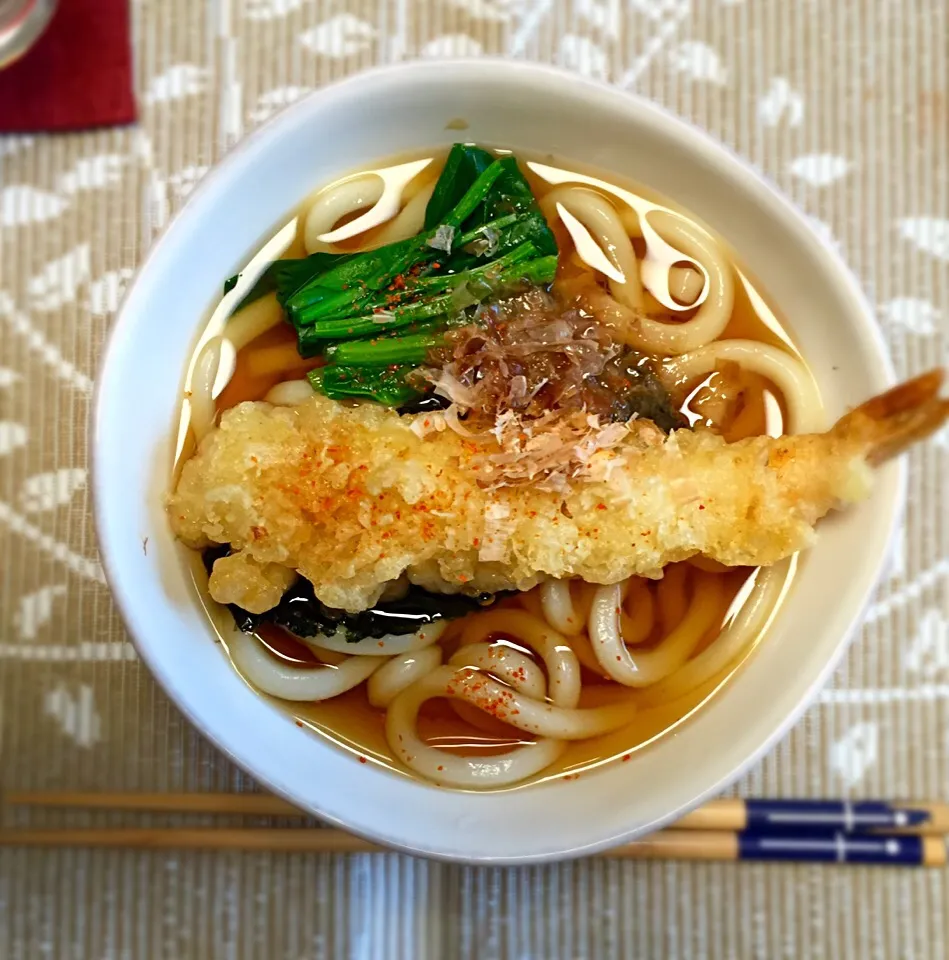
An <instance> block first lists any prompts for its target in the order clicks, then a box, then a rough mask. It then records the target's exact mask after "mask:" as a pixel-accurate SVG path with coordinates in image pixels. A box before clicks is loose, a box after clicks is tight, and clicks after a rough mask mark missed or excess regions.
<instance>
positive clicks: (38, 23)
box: [0, 0, 58, 70]
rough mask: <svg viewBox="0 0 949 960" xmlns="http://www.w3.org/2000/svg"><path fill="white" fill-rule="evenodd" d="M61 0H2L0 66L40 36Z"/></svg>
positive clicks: (19, 54) (18, 54) (0, 1)
mask: <svg viewBox="0 0 949 960" xmlns="http://www.w3.org/2000/svg"><path fill="white" fill-rule="evenodd" d="M57 3H58V0H0V70H2V69H3V68H4V67H8V66H9V65H10V64H11V63H13V61H14V60H18V59H19V58H20V57H22V56H23V54H24V53H26V51H27V50H29V49H30V47H32V46H33V44H34V43H36V41H37V40H39V38H40V36H41V34H42V33H43V31H44V30H45V29H46V27H47V25H48V24H49V21H50V19H51V18H52V16H53V13H54V12H55V10H56V5H57Z"/></svg>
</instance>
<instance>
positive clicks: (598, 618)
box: [186, 156, 823, 789]
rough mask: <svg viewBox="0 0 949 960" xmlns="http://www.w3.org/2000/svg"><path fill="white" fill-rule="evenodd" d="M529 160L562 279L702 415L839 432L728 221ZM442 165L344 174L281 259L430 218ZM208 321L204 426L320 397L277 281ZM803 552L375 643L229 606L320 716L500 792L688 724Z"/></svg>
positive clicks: (196, 402) (258, 665) (386, 750)
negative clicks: (744, 261) (244, 408)
mask: <svg viewBox="0 0 949 960" xmlns="http://www.w3.org/2000/svg"><path fill="white" fill-rule="evenodd" d="M422 159H423V160H427V159H429V157H427V156H426V157H425V158H422ZM520 160H521V168H522V170H523V171H524V174H525V176H526V177H527V179H528V182H529V184H530V187H531V189H532V190H533V192H534V194H535V196H536V197H537V198H538V200H539V202H540V208H541V210H542V211H543V213H544V215H545V216H546V218H547V220H548V222H549V224H550V225H551V227H552V229H553V231H554V234H555V236H556V239H557V242H558V247H559V251H560V253H559V268H558V272H557V279H556V282H555V284H554V291H555V293H557V294H558V295H559V296H560V297H562V298H563V299H564V301H567V302H570V303H574V304H576V305H578V306H579V308H580V309H581V310H583V311H586V314H587V315H588V316H590V317H591V318H593V319H594V320H595V321H596V322H598V323H600V324H602V325H603V326H604V327H605V328H606V329H608V330H609V331H610V333H611V335H612V337H613V338H614V339H615V340H616V341H617V342H619V343H620V344H623V345H625V346H628V347H630V348H633V349H635V350H636V351H639V352H641V353H643V354H645V355H647V356H648V357H649V358H651V359H652V361H653V362H654V364H655V367H656V370H657V371H658V372H659V376H660V378H661V380H662V381H663V383H664V384H665V385H666V386H667V388H668V389H669V390H670V392H671V393H672V395H673V396H675V397H677V398H678V399H679V401H680V402H681V409H682V413H683V414H684V416H685V417H686V419H687V420H688V422H689V424H690V425H692V426H694V427H698V428H700V429H707V430H713V431H716V432H719V433H721V434H723V435H724V436H725V437H726V438H727V439H728V440H729V441H734V440H739V439H741V438H743V437H747V436H753V435H756V434H763V433H768V434H770V435H772V436H777V435H779V434H780V433H782V432H805V431H811V430H815V429H821V428H822V426H823V414H822V408H821V402H820V397H819V395H818V393H817V391H816V389H815V386H814V383H813V380H812V378H811V376H810V374H809V373H808V371H807V369H806V367H805V366H804V364H803V362H802V360H801V358H800V356H799V355H798V354H797V351H796V350H795V349H794V347H793V346H792V345H791V342H790V340H789V339H788V336H787V334H786V333H785V332H784V331H783V329H782V328H781V326H780V324H779V323H778V321H777V320H776V318H775V317H774V314H773V313H772V312H771V311H770V310H769V309H768V307H767V306H766V302H765V300H764V299H763V297H762V295H761V293H760V291H757V290H755V288H754V287H753V285H752V284H751V282H750V281H749V279H748V277H747V276H746V275H745V274H744V273H743V272H742V271H741V270H740V269H739V268H738V267H736V265H735V261H734V257H733V255H732V253H731V251H729V250H728V249H727V248H726V247H725V246H724V245H723V243H722V242H721V241H720V240H719V239H718V238H716V237H715V236H714V235H713V234H712V233H711V232H710V231H708V230H707V229H706V228H705V227H704V226H702V225H701V224H700V223H699V222H698V221H696V220H695V219H693V218H691V217H689V216H686V215H684V214H683V213H681V212H679V211H678V210H675V209H674V208H672V207H671V206H670V205H668V204H666V203H663V202H658V201H656V200H653V199H652V198H649V197H647V196H646V195H645V194H644V193H643V192H642V191H640V190H638V189H637V190H633V189H631V188H627V187H623V186H620V185H618V184H617V182H616V181H615V179H614V178H611V177H609V178H608V177H600V176H593V175H591V174H590V173H587V172H584V171H578V170H575V169H573V168H570V169H563V168H554V167H549V166H545V165H543V164H540V163H530V162H528V163H524V158H523V157H521V158H520ZM443 163H444V157H435V158H433V159H431V162H428V163H422V162H420V161H415V160H410V161H407V162H404V163H400V164H392V165H391V166H390V167H388V168H381V171H373V172H367V173H363V174H355V175H352V176H349V177H346V178H343V179H342V180H341V181H338V182H337V183H335V184H331V185H329V186H327V187H324V188H323V189H321V190H319V191H318V192H317V193H316V194H315V196H313V197H311V198H310V199H309V200H308V201H307V202H306V203H305V204H304V205H303V207H302V208H301V210H300V211H299V214H298V217H297V220H296V225H295V226H294V228H293V229H292V230H291V231H289V232H287V233H286V234H285V239H286V250H287V252H285V253H284V254H283V256H284V257H301V256H304V255H306V254H313V253H319V252H324V253H341V252H342V253H352V252H357V251H363V250H369V249H374V248H378V247H381V246H383V245H386V244H391V243H393V242H395V241H399V240H404V239H405V238H409V237H413V236H415V235H416V234H418V233H419V232H420V231H421V230H422V229H423V225H424V222H425V215H426V207H427V205H428V204H429V201H430V199H431V198H432V194H433V189H434V186H435V182H436V179H437V177H438V175H439V172H440V170H441V168H442V165H443ZM406 168H411V176H407V175H405V174H404V171H405V169H406ZM393 171H395V172H394V173H393ZM393 184H395V187H393ZM377 208H382V210H381V213H380V211H379V210H378V209H377ZM374 211H375V212H374ZM361 224H362V225H361ZM347 225H351V228H350V229H346V227H347ZM352 227H355V228H357V229H355V230H354V229H352ZM327 238H329V239H327ZM252 279H253V278H252V277H248V279H247V283H245V284H244V286H243V288H242V290H241V291H238V292H237V293H242V292H244V291H246V289H247V286H248V284H249V283H250V282H251V281H252ZM237 293H236V294H235V298H236V297H237ZM209 334H210V335H207V336H205V338H203V340H202V342H201V344H200V345H199V349H198V351H197V354H196V358H195V360H194V362H193V365H192V369H191V376H190V379H189V383H188V389H187V393H186V396H187V397H188V399H189V401H190V411H189V414H190V423H191V429H192V430H193V434H194V439H195V440H196V441H200V440H201V439H202V438H203V437H205V436H206V435H207V434H208V432H209V431H210V430H211V429H212V428H213V426H214V424H215V417H216V415H217V414H218V413H219V412H220V411H221V410H224V409H227V408H229V407H232V406H234V405H235V404H236V403H238V402H240V401H243V400H261V399H265V400H266V401H268V402H269V403H271V404H275V405H280V406H288V407H294V406H296V405H298V404H302V403H306V402H307V400H308V399H309V398H310V397H312V395H313V388H312V387H311V385H310V383H309V382H308V381H307V379H306V373H307V371H308V370H310V369H312V368H313V367H314V366H317V365H318V364H319V362H320V361H319V360H310V359H303V358H301V357H300V355H299V353H298V352H297V347H296V342H295V338H294V335H293V331H292V329H290V328H289V327H288V326H287V325H286V324H284V323H283V312H282V310H281V308H280V306H279V305H278V303H277V300H276V297H275V295H274V294H272V293H271V294H268V295H266V296H263V297H261V298H259V299H257V300H255V301H254V302H252V303H251V304H250V305H248V306H246V307H244V308H243V309H241V310H239V311H238V312H237V313H236V314H235V315H234V316H233V317H232V318H230V319H229V320H228V322H227V323H226V325H222V326H220V327H219V329H217V330H211V331H209ZM226 358H230V359H226ZM458 426H459V428H460V429H464V427H463V426H461V424H459V425H458ZM793 566H794V563H793V561H782V562H780V563H778V564H776V565H774V566H772V567H768V568H760V569H749V568H740V569H735V568H726V567H722V566H720V565H719V564H716V563H714V562H711V561H707V560H704V559H703V558H702V557H700V556H697V557H694V558H692V559H691V560H687V561H682V562H678V563H673V564H671V565H669V566H667V567H666V569H665V571H664V576H663V577H662V579H660V580H647V579H643V578H639V577H631V578H629V579H626V580H624V581H622V582H619V583H611V584H593V583H585V582H582V581H579V580H572V581H558V580H545V581H542V582H541V583H540V584H539V585H538V586H536V587H534V588H533V589H531V590H529V591H527V592H523V593H521V594H518V595H516V596H507V597H504V598H502V599H500V600H498V602H497V603H495V604H494V606H492V607H491V608H490V609H486V610H483V611H476V612H472V613H469V614H468V615H467V616H464V617H463V618H460V619H455V620H450V621H446V620H439V621H437V622H435V623H431V624H429V625H427V626H425V627H423V628H422V629H420V630H418V631H417V632H415V633H409V634H401V635H400V634H392V635H386V636H383V637H378V638H367V639H364V640H362V641H360V642H357V643H353V642H347V639H346V638H345V637H344V636H343V635H342V634H341V633H340V634H339V635H335V634H331V635H329V636H326V635H319V636H314V637H310V638H304V637H292V636H291V635H290V634H289V633H287V632H286V631H284V630H281V629H280V628H278V627H273V626H267V627H266V628H264V627H262V628H261V629H259V630H258V631H257V633H241V632H240V631H238V630H235V629H234V627H233V624H232V623H231V622H230V619H229V617H226V616H223V617H222V614H221V610H220V608H217V611H216V612H215V613H214V614H213V615H214V617H215V619H216V622H217V623H218V624H219V625H220V627H221V631H222V636H223V639H224V640H225V643H226V646H227V649H228V652H229V654H230V657H231V659H232V661H233V663H234V666H235V667H236V668H237V670H238V671H239V672H240V673H241V674H242V675H243V676H244V677H245V678H246V679H247V680H248V681H249V682H250V683H251V684H252V685H253V686H254V687H255V688H256V689H257V690H259V691H261V692H262V693H264V694H266V695H268V696H270V697H273V698H276V699H278V700H280V701H281V702H284V703H287V704H288V709H290V710H291V712H293V714H294V715H295V716H296V717H298V718H299V721H300V722H305V723H307V724H308V725H310V726H312V727H313V728H314V729H317V730H319V731H321V732H323V733H325V734H327V735H329V736H330V737H332V738H334V739H335V740H337V741H338V742H340V743H342V744H344V745H346V746H348V747H350V748H351V749H353V750H354V751H356V752H358V753H359V754H360V755H361V756H362V757H364V758H366V757H368V758H370V759H372V760H376V761H379V762H381V763H385V764H387V765H390V766H393V767H395V768H397V769H401V770H408V771H411V772H413V773H415V774H417V775H419V776H421V777H423V778H425V779H428V780H431V781H433V782H436V783H439V784H443V785H446V786H451V787H456V788H467V789H484V788H499V787H508V786H512V785H515V784H521V783H523V782H526V781H530V780H532V779H537V778H539V777H547V776H557V775H569V776H573V775H575V774H576V771H577V770H581V769H583V768H585V767H586V766H589V765H590V764H592V763H595V762H601V761H605V760H608V759H610V758H617V757H624V758H627V759H628V757H629V754H630V752H631V751H632V750H633V749H635V748H637V747H639V746H641V745H643V744H645V743H648V742H649V741H650V740H652V739H653V738H655V737H656V736H658V735H660V734H662V733H663V732H664V731H667V730H669V729H670V728H671V727H672V726H674V725H675V724H676V723H678V722H681V721H682V720H683V719H684V718H685V717H687V716H688V715H689V714H690V713H691V712H692V711H693V710H694V709H695V708H696V707H697V706H698V705H699V704H700V703H702V702H703V701H704V700H705V699H707V698H708V697H709V696H710V695H711V694H712V693H713V692H714V691H715V690H716V689H717V688H718V687H720V686H721V685H722V683H724V682H725V681H726V680H727V678H728V677H729V676H730V675H731V674H732V673H733V672H734V670H735V669H736V667H737V666H738V664H739V663H740V662H741V661H742V659H743V658H744V657H745V656H747V654H748V653H749V651H750V650H751V649H752V648H753V647H754V645H755V643H756V642H757V641H758V639H759V638H760V637H761V635H762V634H763V633H764V631H765V630H766V629H767V627H768V624H769V622H770V621H771V619H772V617H773V616H774V614H775V611H776V610H777V608H778V606H779V602H780V599H781V597H782V595H783V594H784V592H785V591H786V589H787V587H788V584H789V582H790V578H791V572H792V570H793ZM287 585H288V584H283V583H280V584H276V585H275V588H277V589H279V590H283V589H285V588H286V586H287ZM405 586H406V585H405V584H404V583H399V582H397V583H394V584H393V585H392V594H393V595H394V596H395V595H397V594H398V592H399V591H400V590H404V588H405Z"/></svg>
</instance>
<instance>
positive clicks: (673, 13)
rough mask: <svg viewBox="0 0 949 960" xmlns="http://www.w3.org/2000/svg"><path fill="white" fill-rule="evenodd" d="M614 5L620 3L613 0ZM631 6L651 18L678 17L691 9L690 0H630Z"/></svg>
mask: <svg viewBox="0 0 949 960" xmlns="http://www.w3.org/2000/svg"><path fill="white" fill-rule="evenodd" d="M613 2H614V5H617V6H618V5H619V4H618V3H616V0H613ZM628 3H629V6H630V7H631V8H632V9H633V10H635V11H636V12H637V13H639V14H642V15H643V16H645V17H648V18H649V19H650V20H660V21H661V20H665V19H667V18H670V17H671V18H673V19H675V18H677V17H680V16H683V15H684V14H687V13H688V11H689V0H628Z"/></svg>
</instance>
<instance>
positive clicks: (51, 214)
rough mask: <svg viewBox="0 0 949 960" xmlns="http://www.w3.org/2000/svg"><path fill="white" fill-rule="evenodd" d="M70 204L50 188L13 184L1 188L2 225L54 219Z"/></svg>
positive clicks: (0, 209) (17, 225)
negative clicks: (41, 188) (42, 188)
mask: <svg viewBox="0 0 949 960" xmlns="http://www.w3.org/2000/svg"><path fill="white" fill-rule="evenodd" d="M68 206H69V203H68V201H66V200H64V199H63V198H62V197H60V196H58V195H57V194H55V193H50V192H49V191H48V190H40V189H38V188H37V187H31V186H28V185H26V184H22V183H17V184H13V185H12V186H9V187H4V188H3V190H0V226H2V227H21V226H26V225H27V224H30V223H42V222H43V221H45V220H53V219H54V218H56V217H58V216H59V215H60V214H61V213H62V212H63V211H64V210H65V209H66V208H67V207H68Z"/></svg>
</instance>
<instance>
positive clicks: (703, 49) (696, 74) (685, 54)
mask: <svg viewBox="0 0 949 960" xmlns="http://www.w3.org/2000/svg"><path fill="white" fill-rule="evenodd" d="M669 63H670V64H671V65H672V68H673V70H676V71H678V72H679V73H684V74H685V75H686V76H688V77H691V78H692V79H693V80H704V81H706V82H708V83H716V84H719V85H724V83H725V82H726V81H727V79H728V71H727V70H726V69H725V67H724V66H723V65H722V61H721V59H720V58H719V56H718V54H717V53H716V52H715V51H714V50H713V49H712V48H711V47H710V46H709V45H708V44H707V43H702V42H700V41H698V40H687V41H686V42H685V43H680V44H679V45H678V46H677V47H675V48H674V49H672V50H671V51H670V53H669Z"/></svg>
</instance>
